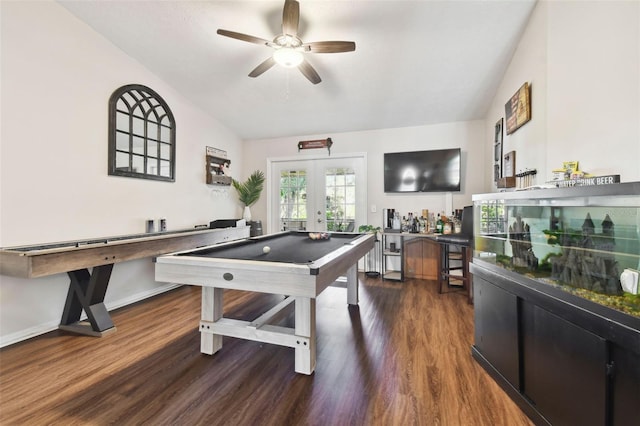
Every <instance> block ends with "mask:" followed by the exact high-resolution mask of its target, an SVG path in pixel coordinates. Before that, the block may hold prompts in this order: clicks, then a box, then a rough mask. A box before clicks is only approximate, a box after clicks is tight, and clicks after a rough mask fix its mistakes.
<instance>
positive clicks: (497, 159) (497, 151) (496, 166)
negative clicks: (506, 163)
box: [493, 118, 504, 182]
mask: <svg viewBox="0 0 640 426" xmlns="http://www.w3.org/2000/svg"><path fill="white" fill-rule="evenodd" d="M503 122H504V119H502V118H500V120H498V122H497V123H496V127H495V135H494V140H493V181H494V182H498V181H499V180H500V178H501V177H502V134H503V132H502V127H503Z"/></svg>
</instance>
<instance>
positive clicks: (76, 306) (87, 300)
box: [59, 264, 116, 336]
mask: <svg viewBox="0 0 640 426" xmlns="http://www.w3.org/2000/svg"><path fill="white" fill-rule="evenodd" d="M112 270H113V264H109V265H100V266H96V267H94V268H93V271H92V273H89V270H88V269H78V270H76V271H70V272H68V275H69V278H70V280H71V281H70V283H69V290H68V291H67V300H66V302H65V305H64V310H63V311H62V319H61V320H60V325H59V328H60V329H62V330H65V331H71V332H73V333H78V334H85V335H89V336H103V335H104V334H105V333H107V332H111V331H114V330H115V329H116V328H115V327H114V325H113V321H112V319H111V316H110V315H109V311H107V308H106V306H105V305H104V296H105V294H106V293H107V287H108V286H109V279H110V278H111V271H112ZM82 311H84V312H85V313H86V314H87V319H88V321H89V323H88V324H87V323H83V322H80V316H81V315H82Z"/></svg>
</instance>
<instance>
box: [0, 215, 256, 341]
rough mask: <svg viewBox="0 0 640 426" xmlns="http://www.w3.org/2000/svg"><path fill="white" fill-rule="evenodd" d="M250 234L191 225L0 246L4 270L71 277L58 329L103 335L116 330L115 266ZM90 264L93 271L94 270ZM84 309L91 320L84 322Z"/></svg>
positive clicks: (1, 269) (0, 266) (27, 275)
mask: <svg viewBox="0 0 640 426" xmlns="http://www.w3.org/2000/svg"><path fill="white" fill-rule="evenodd" d="M248 236H249V227H229V228H221V229H186V230H176V231H163V232H156V233H149V234H130V235H119V236H113V237H100V238H92V239H87V240H75V241H63V242H57V243H44V244H36V245H26V246H17V247H5V248H0V274H1V275H7V276H12V277H18V278H37V277H44V276H48V275H54V274H59V273H67V274H68V275H69V279H70V282H69V290H68V291H67V299H66V302H65V305H64V309H63V312H62V319H61V320H60V325H59V328H60V329H63V330H66V331H71V332H74V333H78V334H84V335H90V336H103V335H104V334H106V333H109V332H112V331H115V329H116V328H115V326H114V324H113V321H112V320H111V316H110V315H109V312H108V311H107V308H106V307H105V304H104V297H105V295H106V292H107V287H108V285H109V280H110V278H111V271H112V270H113V265H114V264H116V263H119V262H124V261H128V260H134V259H141V258H145V257H154V256H157V255H160V254H165V253H171V252H174V251H177V250H185V249H187V248H190V249H193V248H196V247H206V246H210V245H212V244H216V243H219V242H224V241H230V240H237V239H242V238H246V237H248ZM89 268H91V270H90V269H89ZM82 311H84V312H85V313H86V315H87V321H81V315H82Z"/></svg>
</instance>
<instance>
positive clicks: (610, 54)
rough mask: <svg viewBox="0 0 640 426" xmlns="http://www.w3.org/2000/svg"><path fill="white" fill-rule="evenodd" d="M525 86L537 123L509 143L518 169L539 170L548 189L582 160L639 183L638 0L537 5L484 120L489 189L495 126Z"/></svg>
mask: <svg viewBox="0 0 640 426" xmlns="http://www.w3.org/2000/svg"><path fill="white" fill-rule="evenodd" d="M524 82H529V83H530V84H531V85H532V89H531V92H532V93H531V98H532V119H531V121H530V122H529V123H527V124H525V125H524V126H523V127H521V128H520V129H518V130H517V131H516V132H515V133H513V134H511V135H506V134H505V137H504V152H505V153H506V152H508V151H512V150H515V151H516V170H524V169H525V168H531V169H537V171H538V175H537V183H538V184H543V183H545V182H546V181H548V180H550V179H551V175H552V170H553V169H556V168H559V167H561V166H562V162H563V161H573V160H577V161H579V162H580V168H581V169H582V170H583V171H585V172H588V173H591V174H595V175H607V174H620V178H621V180H622V181H623V182H631V181H638V180H640V166H639V164H640V2H636V1H606V2H600V1H579V2H576V1H552V2H548V1H541V2H539V3H538V4H537V6H536V8H535V10H534V11H533V14H532V16H531V18H530V21H529V23H528V26H527V28H526V30H525V32H524V34H523V36H522V39H521V41H520V43H519V46H518V48H517V50H516V52H515V54H514V56H513V59H512V61H511V64H510V65H509V68H508V70H507V72H506V73H505V76H504V78H503V80H502V83H501V85H500V87H499V89H498V90H497V92H496V96H495V98H494V100H493V103H492V106H491V108H490V110H489V112H488V114H487V117H486V129H485V135H486V137H487V140H488V143H487V146H486V153H487V157H486V158H487V168H486V170H487V174H486V175H485V182H486V185H492V184H493V176H492V174H491V173H490V169H489V165H490V164H492V162H493V159H492V157H491V156H489V155H488V153H490V152H492V150H493V126H494V125H495V123H496V121H497V120H498V119H499V118H500V117H504V104H505V103H506V102H507V100H508V99H509V98H510V97H511V96H512V95H513V94H514V93H515V92H516V91H517V90H518V88H519V87H520V86H521V85H522V84H523V83H524ZM493 188H494V190H495V186H494V187H493Z"/></svg>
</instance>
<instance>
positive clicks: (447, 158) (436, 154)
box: [384, 148, 461, 192]
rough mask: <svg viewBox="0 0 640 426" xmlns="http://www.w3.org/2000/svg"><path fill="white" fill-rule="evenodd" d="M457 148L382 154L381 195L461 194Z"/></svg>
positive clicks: (458, 149) (458, 152)
mask: <svg viewBox="0 0 640 426" xmlns="http://www.w3.org/2000/svg"><path fill="white" fill-rule="evenodd" d="M460 154H461V153H460V148H454V149H438V150H432V151H412V152H392V153H386V154H384V192H453V191H460Z"/></svg>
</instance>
